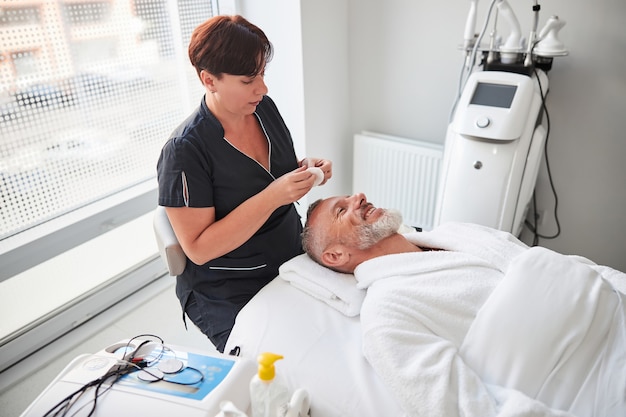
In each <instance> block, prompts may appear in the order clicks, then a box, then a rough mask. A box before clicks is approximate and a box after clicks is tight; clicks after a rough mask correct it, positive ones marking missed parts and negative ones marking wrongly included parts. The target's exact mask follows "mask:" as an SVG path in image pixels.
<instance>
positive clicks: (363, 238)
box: [357, 209, 402, 250]
mask: <svg viewBox="0 0 626 417" xmlns="http://www.w3.org/2000/svg"><path fill="white" fill-rule="evenodd" d="M401 225H402V214H401V213H400V212H399V211H397V210H393V209H386V210H385V212H384V213H383V215H382V217H381V218H380V219H378V220H376V222H374V223H371V224H363V225H361V226H359V227H358V230H357V236H358V239H359V242H358V247H359V249H361V250H363V249H367V248H370V247H372V246H374V245H375V244H376V243H378V242H380V241H381V240H383V239H384V238H386V237H389V236H391V235H393V234H394V233H396V232H397V231H398V229H399V228H400V226H401Z"/></svg>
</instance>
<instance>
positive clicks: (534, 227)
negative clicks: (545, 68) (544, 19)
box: [524, 69, 561, 246]
mask: <svg viewBox="0 0 626 417" xmlns="http://www.w3.org/2000/svg"><path fill="white" fill-rule="evenodd" d="M534 73H535V77H536V79H537V84H538V85H539V92H540V94H541V106H542V109H543V112H544V114H545V116H546V140H545V142H544V159H545V162H546V171H547V173H548V181H549V183H550V188H551V190H552V195H554V221H555V222H556V227H557V230H556V232H555V233H554V234H553V235H543V234H541V233H539V227H538V225H537V200H536V193H533V215H534V216H533V217H534V219H535V220H534V222H533V223H530V222H529V221H525V222H524V224H525V225H526V227H528V229H529V230H530V231H531V232H532V233H533V235H534V237H533V246H537V245H538V244H539V238H541V239H556V238H557V237H558V236H559V235H560V234H561V223H560V221H559V214H558V207H559V196H558V194H557V192H556V187H555V185H554V179H553V178H552V170H551V168H550V159H549V157H548V139H549V138H550V115H549V113H548V108H547V106H546V95H547V93H546V94H544V92H543V87H542V85H541V81H540V79H539V75H538V73H537V69H534Z"/></svg>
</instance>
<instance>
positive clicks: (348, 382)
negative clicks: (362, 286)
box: [225, 277, 405, 417]
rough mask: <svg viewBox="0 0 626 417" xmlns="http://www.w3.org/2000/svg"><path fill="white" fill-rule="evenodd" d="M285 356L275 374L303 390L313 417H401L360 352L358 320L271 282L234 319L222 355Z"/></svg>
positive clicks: (279, 280)
mask: <svg viewBox="0 0 626 417" xmlns="http://www.w3.org/2000/svg"><path fill="white" fill-rule="evenodd" d="M235 346H238V347H239V348H240V356H242V357H248V358H253V359H255V358H256V357H257V355H258V354H259V353H261V352H274V353H278V354H281V355H283V356H284V359H283V360H280V361H278V362H276V374H277V376H278V377H280V378H282V380H283V381H284V382H285V383H286V384H287V386H288V387H289V388H290V390H291V391H292V392H293V390H295V389H297V388H304V389H305V390H307V392H308V393H309V396H310V399H311V416H312V417H318V416H320V417H335V416H336V417H340V416H341V417H351V416H355V417H356V416H358V417H368V416H372V417H379V416H399V417H401V416H404V415H405V414H404V413H403V412H402V410H401V408H400V406H399V404H398V403H397V402H396V400H395V399H394V398H393V396H392V394H391V393H390V392H389V389H388V388H387V387H386V386H385V385H384V384H383V383H382V381H381V380H380V379H379V378H378V377H377V376H376V374H375V372H374V369H373V368H372V367H371V365H370V364H369V363H368V362H367V361H366V359H365V357H364V356H363V354H362V350H361V326H360V323H359V317H358V316H357V317H348V316H346V315H344V314H342V313H340V312H339V311H337V310H335V309H333V308H330V307H329V306H328V305H327V304H325V303H324V302H322V301H320V300H318V299H315V298H313V297H311V296H310V295H308V294H306V293H304V292H303V291H301V290H299V289H297V288H295V287H294V286H292V285H290V284H289V283H287V282H285V281H284V280H283V279H282V278H280V277H278V278H275V279H274V280H273V281H272V282H271V283H269V284H268V285H267V286H266V287H265V288H263V289H262V290H261V291H260V292H259V293H258V294H257V295H256V296H255V297H254V298H253V299H252V300H251V301H250V302H249V303H248V304H247V305H246V306H245V307H244V308H243V310H242V311H241V312H240V313H239V315H238V316H237V320H236V322H235V326H234V328H233V331H232V333H231V335H230V337H229V339H228V343H227V344H226V350H225V352H230V351H231V349H233V348H235Z"/></svg>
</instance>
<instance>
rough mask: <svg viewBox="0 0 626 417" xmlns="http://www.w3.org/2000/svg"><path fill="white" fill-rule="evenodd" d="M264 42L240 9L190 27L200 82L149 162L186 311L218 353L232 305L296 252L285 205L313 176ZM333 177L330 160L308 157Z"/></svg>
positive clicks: (297, 227) (295, 219)
mask: <svg viewBox="0 0 626 417" xmlns="http://www.w3.org/2000/svg"><path fill="white" fill-rule="evenodd" d="M272 53H273V50H272V45H271V43H270V42H269V40H268V39H267V37H266V36H265V34H264V33H263V31H261V29H259V28H258V27H256V26H254V25H253V24H251V23H250V22H248V21H247V20H245V19H244V18H243V17H241V16H216V17H213V18H211V19H209V20H208V21H206V22H205V23H203V24H201V25H200V26H198V27H197V28H196V29H195V30H194V32H193V34H192V37H191V42H190V44H189V58H190V60H191V63H192V65H193V66H194V67H195V68H196V71H197V73H198V76H199V77H200V80H201V81H202V84H203V85H204V87H205V89H206V94H205V96H204V98H203V100H202V102H201V103H200V106H199V107H198V108H197V109H196V110H195V111H194V112H193V113H192V114H191V115H190V116H189V117H188V118H187V120H185V121H184V122H183V123H182V124H181V125H180V126H179V127H178V128H177V129H176V130H175V131H174V132H173V133H172V135H171V137H170V139H169V140H168V141H167V143H166V144H165V145H164V147H163V149H162V151H161V155H160V158H159V161H158V164H157V171H158V182H159V205H162V206H165V207H166V212H167V216H168V217H169V219H170V222H171V224H172V227H173V229H174V231H175V233H176V236H177V237H178V240H179V241H180V244H181V246H182V248H183V250H184V251H185V254H186V255H187V257H188V258H189V260H190V261H191V262H187V267H186V268H185V271H184V272H183V273H182V274H181V275H180V276H178V277H177V284H176V294H177V296H178V298H179V300H180V303H181V306H182V308H183V320H184V318H185V314H187V316H188V317H189V318H190V319H191V321H193V322H194V323H195V324H196V325H197V326H198V327H199V328H200V330H202V332H203V333H204V334H206V335H207V336H208V337H209V339H211V342H213V344H214V345H215V347H216V348H217V349H218V350H219V351H220V352H223V350H224V347H225V345H226V340H227V339H228V335H229V334H230V331H231V329H232V327H233V324H234V321H235V316H236V315H237V313H238V312H239V310H240V309H241V308H242V307H243V306H244V305H245V304H246V303H247V302H248V301H249V300H250V299H251V298H252V297H253V296H254V295H255V294H256V293H257V292H258V291H259V290H260V289H261V288H262V287H263V286H264V285H266V284H267V283H268V282H270V281H271V280H272V279H273V278H274V277H275V276H276V275H277V274H278V267H279V266H280V265H281V264H282V263H283V262H285V261H286V260H288V259H290V258H292V257H293V256H295V255H298V254H300V253H302V247H301V244H300V232H301V231H302V223H301V221H300V216H299V215H298V213H297V212H296V209H295V206H294V204H293V203H294V202H296V201H297V200H299V199H300V198H301V197H303V196H304V195H305V194H306V193H307V192H308V191H309V190H310V189H311V187H312V186H313V182H314V180H315V176H314V175H312V174H311V173H309V172H308V171H306V168H307V166H306V165H305V164H303V163H302V161H300V162H298V159H297V157H296V154H295V151H294V148H293V142H292V139H291V135H290V133H289V130H288V129H287V126H285V123H284V121H283V119H282V117H281V115H280V113H279V112H278V109H277V108H276V105H275V104H274V102H273V101H272V100H271V99H270V98H269V97H268V96H266V95H265V94H266V93H267V87H266V85H265V83H264V81H263V77H264V72H265V66H266V64H267V63H268V62H269V61H270V59H271V58H272ZM308 163H309V164H313V165H315V166H317V167H319V168H321V169H322V171H323V172H324V180H323V183H324V182H326V181H327V180H328V179H329V178H330V177H331V176H332V164H331V162H330V161H327V160H321V159H314V158H308Z"/></svg>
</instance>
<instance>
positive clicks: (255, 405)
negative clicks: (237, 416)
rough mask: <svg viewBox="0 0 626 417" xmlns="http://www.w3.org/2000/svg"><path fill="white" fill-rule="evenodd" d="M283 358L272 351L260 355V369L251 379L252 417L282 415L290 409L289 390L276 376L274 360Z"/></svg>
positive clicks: (278, 416)
mask: <svg viewBox="0 0 626 417" xmlns="http://www.w3.org/2000/svg"><path fill="white" fill-rule="evenodd" d="M282 358H283V357H282V356H281V355H277V354H275V353H270V352H266V353H261V354H260V355H259V356H258V358H257V361H258V363H259V371H258V372H257V374H256V375H255V376H254V377H252V380H251V381H250V408H251V410H252V417H282V416H284V415H286V413H287V411H288V410H289V401H290V399H291V398H290V396H289V391H288V390H287V388H286V387H285V385H283V384H282V383H281V382H280V381H278V380H277V379H276V378H275V376H276V370H275V368H274V362H276V361H277V360H279V359H282Z"/></svg>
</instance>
